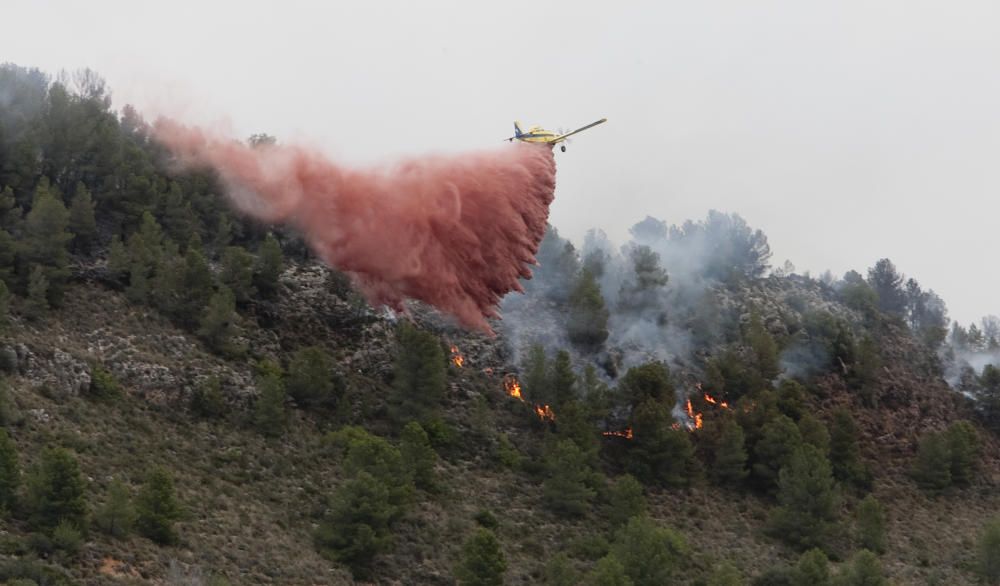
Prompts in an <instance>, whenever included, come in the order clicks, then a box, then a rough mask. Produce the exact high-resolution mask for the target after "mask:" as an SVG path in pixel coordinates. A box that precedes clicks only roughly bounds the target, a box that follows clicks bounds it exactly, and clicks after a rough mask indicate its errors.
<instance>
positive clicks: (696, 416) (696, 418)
mask: <svg viewBox="0 0 1000 586" xmlns="http://www.w3.org/2000/svg"><path fill="white" fill-rule="evenodd" d="M684 410H685V411H686V412H687V416H688V419H690V420H691V423H689V424H688V429H690V430H695V429H701V425H702V420H701V413H695V412H694V407H692V406H691V399H688V400H687V404H686V405H685V407H684Z"/></svg>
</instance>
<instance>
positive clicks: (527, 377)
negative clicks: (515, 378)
mask: <svg viewBox="0 0 1000 586" xmlns="http://www.w3.org/2000/svg"><path fill="white" fill-rule="evenodd" d="M521 382H522V384H523V385H524V393H525V396H526V397H527V398H528V399H529V400H531V401H533V402H535V403H539V404H542V405H551V404H553V403H554V402H555V399H554V394H553V393H552V389H550V388H549V383H550V382H551V378H550V377H549V366H548V357H547V356H546V355H545V348H544V347H542V345H541V344H532V345H531V346H530V347H529V348H528V357H527V358H526V359H525V361H524V380H523V381H521Z"/></svg>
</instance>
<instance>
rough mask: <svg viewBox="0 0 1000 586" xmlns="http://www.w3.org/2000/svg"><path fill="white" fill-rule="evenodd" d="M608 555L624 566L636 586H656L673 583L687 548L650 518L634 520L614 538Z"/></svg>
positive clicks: (668, 530) (674, 533)
mask: <svg viewBox="0 0 1000 586" xmlns="http://www.w3.org/2000/svg"><path fill="white" fill-rule="evenodd" d="M611 554H612V555H614V557H615V558H617V559H618V561H620V562H621V563H622V565H624V566H625V573H626V574H627V575H628V577H629V578H630V579H631V580H632V582H633V583H634V584H635V586H659V585H661V584H671V583H673V578H674V574H675V572H676V571H677V570H678V569H680V567H681V564H682V563H683V561H684V559H685V558H687V556H688V546H687V543H686V542H685V540H684V538H683V537H682V536H681V535H680V534H679V533H677V532H676V531H674V530H673V529H669V528H667V527H661V526H659V525H657V524H656V522H655V521H653V520H652V519H650V518H649V517H633V518H632V519H631V520H630V521H629V522H628V525H626V526H625V527H622V528H621V529H619V530H618V532H617V533H616V534H615V541H614V543H613V544H612V545H611Z"/></svg>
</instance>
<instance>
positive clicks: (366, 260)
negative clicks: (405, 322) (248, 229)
mask: <svg viewBox="0 0 1000 586" xmlns="http://www.w3.org/2000/svg"><path fill="white" fill-rule="evenodd" d="M154 130H155V135H156V136H157V138H158V139H159V140H160V141H161V142H162V143H163V144H164V145H166V146H167V147H168V148H169V149H170V150H171V151H172V152H173V153H174V155H175V156H176V157H177V159H178V160H179V162H180V163H181V164H184V165H192V166H209V167H211V168H213V169H215V170H216V171H217V172H218V174H219V175H220V177H221V178H222V180H223V181H224V182H225V184H226V186H227V188H228V196H229V198H230V199H231V200H232V202H233V203H234V204H235V205H236V207H237V208H239V209H240V210H242V211H243V212H245V213H248V214H250V215H251V216H253V217H255V218H257V219H259V220H262V221H265V222H268V223H279V222H281V223H289V224H292V225H294V226H295V227H297V228H298V229H299V230H301V231H302V232H303V234H304V236H305V238H306V240H307V241H308V242H309V244H310V246H311V247H312V248H313V249H314V250H315V251H316V253H317V254H318V255H319V256H320V258H322V259H323V260H324V262H326V263H327V264H329V265H331V266H333V267H336V268H337V269H339V270H342V271H344V272H346V273H348V274H349V275H350V276H351V277H352V279H353V280H354V283H355V285H356V286H357V287H358V288H359V289H360V291H361V292H362V293H363V294H364V295H365V296H366V297H367V299H368V300H369V302H371V303H372V304H373V305H387V306H389V307H392V308H394V309H396V310H402V309H403V301H404V300H406V299H418V300H420V301H423V302H425V303H428V304H430V305H433V306H434V307H436V308H438V309H440V310H442V311H444V312H447V313H449V314H451V315H453V316H455V317H456V318H458V319H459V321H461V322H462V323H463V324H464V325H466V326H469V327H474V328H478V329H481V330H483V331H486V332H490V331H491V330H490V327H489V325H488V324H487V321H486V319H487V318H490V317H498V315H497V304H498V303H499V301H500V299H501V298H502V297H503V296H504V295H505V294H506V293H508V292H510V291H521V286H520V285H519V283H518V278H520V277H524V278H529V277H530V276H531V272H530V270H529V268H528V266H529V265H532V264H535V257H534V255H535V253H536V252H537V250H538V245H539V243H540V242H541V240H542V237H543V236H544V235H545V225H546V220H547V218H548V213H549V204H550V203H551V202H552V198H553V192H554V191H555V160H554V158H553V156H552V151H551V149H550V148H549V147H547V146H541V145H529V144H520V143H518V144H514V145H511V146H509V147H506V148H503V149H497V150H493V151H486V152H479V153H471V154H465V155H461V156H455V157H443V156H427V157H420V158H413V159H409V160H404V161H402V162H400V163H398V164H396V165H394V166H389V167H386V168H371V169H353V168H347V167H344V166H341V165H338V164H335V163H333V162H331V161H330V160H328V159H327V158H325V157H324V156H323V155H321V154H320V153H318V152H316V151H314V150H312V149H307V148H305V147H300V146H283V145H270V146H258V147H249V146H247V145H245V144H243V143H240V142H237V141H234V140H232V139H230V138H226V137H223V136H219V135H215V134H212V133H209V132H206V131H204V130H201V129H199V128H190V127H186V126H183V125H180V124H178V123H176V122H173V121H170V120H160V121H158V122H157V124H156V125H155V129H154Z"/></svg>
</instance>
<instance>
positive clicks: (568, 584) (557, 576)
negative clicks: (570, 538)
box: [544, 553, 580, 586]
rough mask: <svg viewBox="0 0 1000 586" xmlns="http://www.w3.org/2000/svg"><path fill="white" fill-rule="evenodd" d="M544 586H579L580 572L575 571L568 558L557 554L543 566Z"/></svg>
mask: <svg viewBox="0 0 1000 586" xmlns="http://www.w3.org/2000/svg"><path fill="white" fill-rule="evenodd" d="M544 583H545V584H546V586H579V584H580V572H578V571H576V568H574V567H573V563H572V562H570V559H569V556H567V555H566V554H564V553H559V554H556V555H554V556H552V558H550V559H549V561H548V563H547V564H545V580H544Z"/></svg>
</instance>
